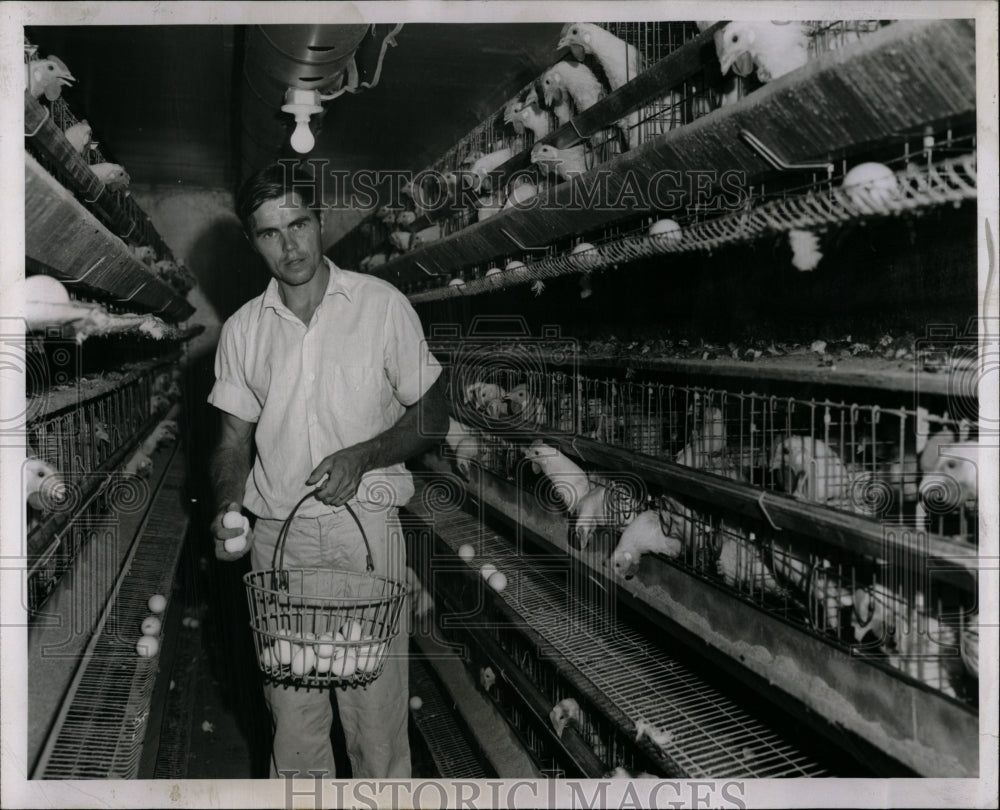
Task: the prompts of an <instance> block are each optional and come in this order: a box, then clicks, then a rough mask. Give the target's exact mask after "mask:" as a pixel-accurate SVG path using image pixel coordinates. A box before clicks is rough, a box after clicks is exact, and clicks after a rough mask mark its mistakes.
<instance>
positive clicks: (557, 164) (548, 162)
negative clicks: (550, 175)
mask: <svg viewBox="0 0 1000 810" xmlns="http://www.w3.org/2000/svg"><path fill="white" fill-rule="evenodd" d="M531 162H532V163H538V164H540V165H541V166H543V167H544V168H545V169H548V170H550V171H552V170H554V171H555V172H556V173H557V174H558V175H559V176H560V177H561V178H562V179H564V180H572V179H573V178H574V177H579V176H580V175H581V174H585V173H586V171H587V156H586V152H585V151H584V147H583V144H577V145H576V146H571V147H570V148H569V149H556V148H555V147H554V146H551V145H549V144H547V143H536V144H535V145H534V146H533V147H532V149H531Z"/></svg>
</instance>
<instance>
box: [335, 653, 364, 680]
mask: <svg viewBox="0 0 1000 810" xmlns="http://www.w3.org/2000/svg"><path fill="white" fill-rule="evenodd" d="M357 668H358V654H357V653H356V652H354V650H347V652H346V653H345V652H344V650H337V654H336V655H334V656H333V658H332V659H331V664H330V672H331V674H333V675H334V676H335V677H337V678H350V677H351V676H352V675H353V674H354V673H355V671H356V670H357Z"/></svg>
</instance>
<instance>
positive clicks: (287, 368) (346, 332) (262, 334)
mask: <svg viewBox="0 0 1000 810" xmlns="http://www.w3.org/2000/svg"><path fill="white" fill-rule="evenodd" d="M325 261H326V263H327V266H328V267H329V268H330V281H329V284H328V285H327V289H326V294H325V295H324V297H323V300H322V301H321V302H320V304H319V306H317V307H316V311H315V312H314V313H313V316H312V320H311V321H310V323H309V325H308V326H307V325H306V324H304V323H303V322H302V321H301V320H299V318H298V317H297V316H296V315H295V314H293V313H292V311H291V310H290V309H288V307H286V306H285V305H284V303H282V301H281V296H280V294H279V292H278V283H277V281H275V280H274V279H272V280H271V282H270V284H268V286H267V289H266V290H265V291H264V293H263V294H261V295H259V296H257V297H256V298H254V299H253V300H251V301H248V302H247V303H246V304H244V305H243V306H242V307H240V309H239V310H237V311H236V313H234V314H233V315H232V316H231V317H230V318H229V319H228V320H227V321H226V322H225V323H224V324H223V326H222V333H221V335H220V338H219V345H218V348H217V349H216V354H215V386H214V387H213V388H212V392H211V393H210V394H209V397H208V401H209V402H210V403H211V404H212V405H214V406H215V407H217V408H219V409H220V410H223V411H226V412H227V413H231V414H233V415H234V416H236V417H239V418H240V419H243V420H245V421H247V422H256V424H257V427H256V430H255V433H254V439H255V442H256V446H257V457H256V460H255V461H254V465H253V469H252V470H251V472H250V475H249V477H248V478H247V483H246V489H245V493H244V505H245V506H246V507H247V508H248V509H249V510H250V511H251V512H253V513H254V514H256V515H258V516H259V517H264V518H274V519H281V520H283V519H284V518H286V517H287V516H288V513H289V512H290V511H291V510H292V507H294V506H295V504H296V503H297V502H298V501H299V500H300V499H301V498H302V496H303V495H305V494H306V493H307V492H308V491H309V489H310V487H307V486H306V484H305V482H306V479H307V478H308V477H309V474H310V473H311V472H312V471H313V470H314V469H315V468H316V467H317V466H318V465H319V463H320V462H321V461H322V460H323V459H324V458H326V457H327V456H328V455H330V454H331V453H333V452H335V451H336V450H340V449H342V448H344V447H350V446H351V445H354V444H358V443H359V442H363V441H366V440H368V439H371V438H372V437H374V436H377V435H378V434H380V433H382V432H384V431H385V430H387V429H389V428H390V427H392V426H393V425H394V424H395V423H396V422H397V421H398V420H399V418H400V416H402V415H403V412H404V410H405V408H404V406H409V405H413V404H414V403H415V402H417V400H419V399H420V398H421V397H422V396H423V395H424V394H425V393H426V392H427V390H428V389H429V388H430V387H431V385H432V384H433V383H434V381H435V380H437V378H438V376H439V375H440V374H441V365H440V363H438V361H437V360H436V359H435V357H434V356H433V355H432V354H431V353H430V352H429V351H428V349H427V344H426V342H425V340H424V335H423V330H422V329H421V326H420V319H419V317H418V316H417V313H416V312H415V311H414V310H413V307H412V306H411V305H410V302H409V301H407V300H406V297H405V296H404V295H403V294H402V293H401V292H400V291H399V290H397V289H396V288H395V287H393V286H392V285H391V284H389V283H388V282H385V281H382V280H381V279H379V278H376V277H374V276H370V275H365V274H362V273H353V272H351V271H349V270H342V269H340V268H338V267H337V266H336V265H334V264H333V262H331V261H330V260H329V259H325ZM412 495H413V481H412V478H411V476H410V474H409V472H407V470H406V468H405V467H404V466H403V465H402V464H394V465H392V466H391V467H385V468H382V469H378V470H370V471H369V472H367V473H365V475H364V478H363V479H362V481H361V486H360V487H359V488H358V495H357V500H358V501H360V502H363V503H371V504H376V505H393V506H401V505H403V504H405V503H406V502H407V501H408V500H409V499H410V497H411V496H412ZM340 508H342V507H340ZM337 510H338V508H337V507H331V506H327V505H325V504H323V503H321V502H320V501H317V500H316V499H309V500H307V501H306V502H305V503H304V504H303V505H302V506H301V507H299V511H298V512H297V513H296V514H298V515H302V516H304V517H316V516H317V515H320V514H324V513H327V512H332V511H337Z"/></svg>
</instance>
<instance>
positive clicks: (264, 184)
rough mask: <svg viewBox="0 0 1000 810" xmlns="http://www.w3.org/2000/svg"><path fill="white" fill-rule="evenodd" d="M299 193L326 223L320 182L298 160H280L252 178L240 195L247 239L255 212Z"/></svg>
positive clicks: (239, 211)
mask: <svg viewBox="0 0 1000 810" xmlns="http://www.w3.org/2000/svg"><path fill="white" fill-rule="evenodd" d="M293 192H294V193H295V194H298V195H299V197H301V198H302V202H304V203H305V204H306V207H307V208H308V209H309V210H310V211H312V212H313V213H314V214H315V215H316V219H317V221H319V222H322V221H323V216H322V210H323V200H322V194H321V193H320V189H319V184H318V180H317V179H314V178H313V177H312V176H310V175H308V174H306V173H305V172H304V171H303V170H302V168H301V164H299V163H298V161H294V160H279V161H278V162H277V163H272V164H271V165H270V166H265V167H264V168H263V169H261V170H260V171H258V172H255V173H254V174H252V175H250V177H248V178H247V179H246V180H245V181H244V183H243V185H242V186H241V187H240V190H239V192H238V193H237V195H236V216H238V217H239V218H240V222H241V223H243V230H244V231H246V234H247V236H252V234H251V233H250V218H251V217H252V216H253V213H254V211H256V210H257V209H258V208H260V207H261V206H262V205H263V204H264V203H266V202H267V201H268V200H276V199H281V198H282V197H284V196H285V195H286V194H290V193H293Z"/></svg>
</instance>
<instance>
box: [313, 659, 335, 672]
mask: <svg viewBox="0 0 1000 810" xmlns="http://www.w3.org/2000/svg"><path fill="white" fill-rule="evenodd" d="M332 666H333V656H330V657H329V658H319V657H317V658H316V674H317V675H326V674H327V673H328V672H329V671H330V668H331V667H332Z"/></svg>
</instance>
